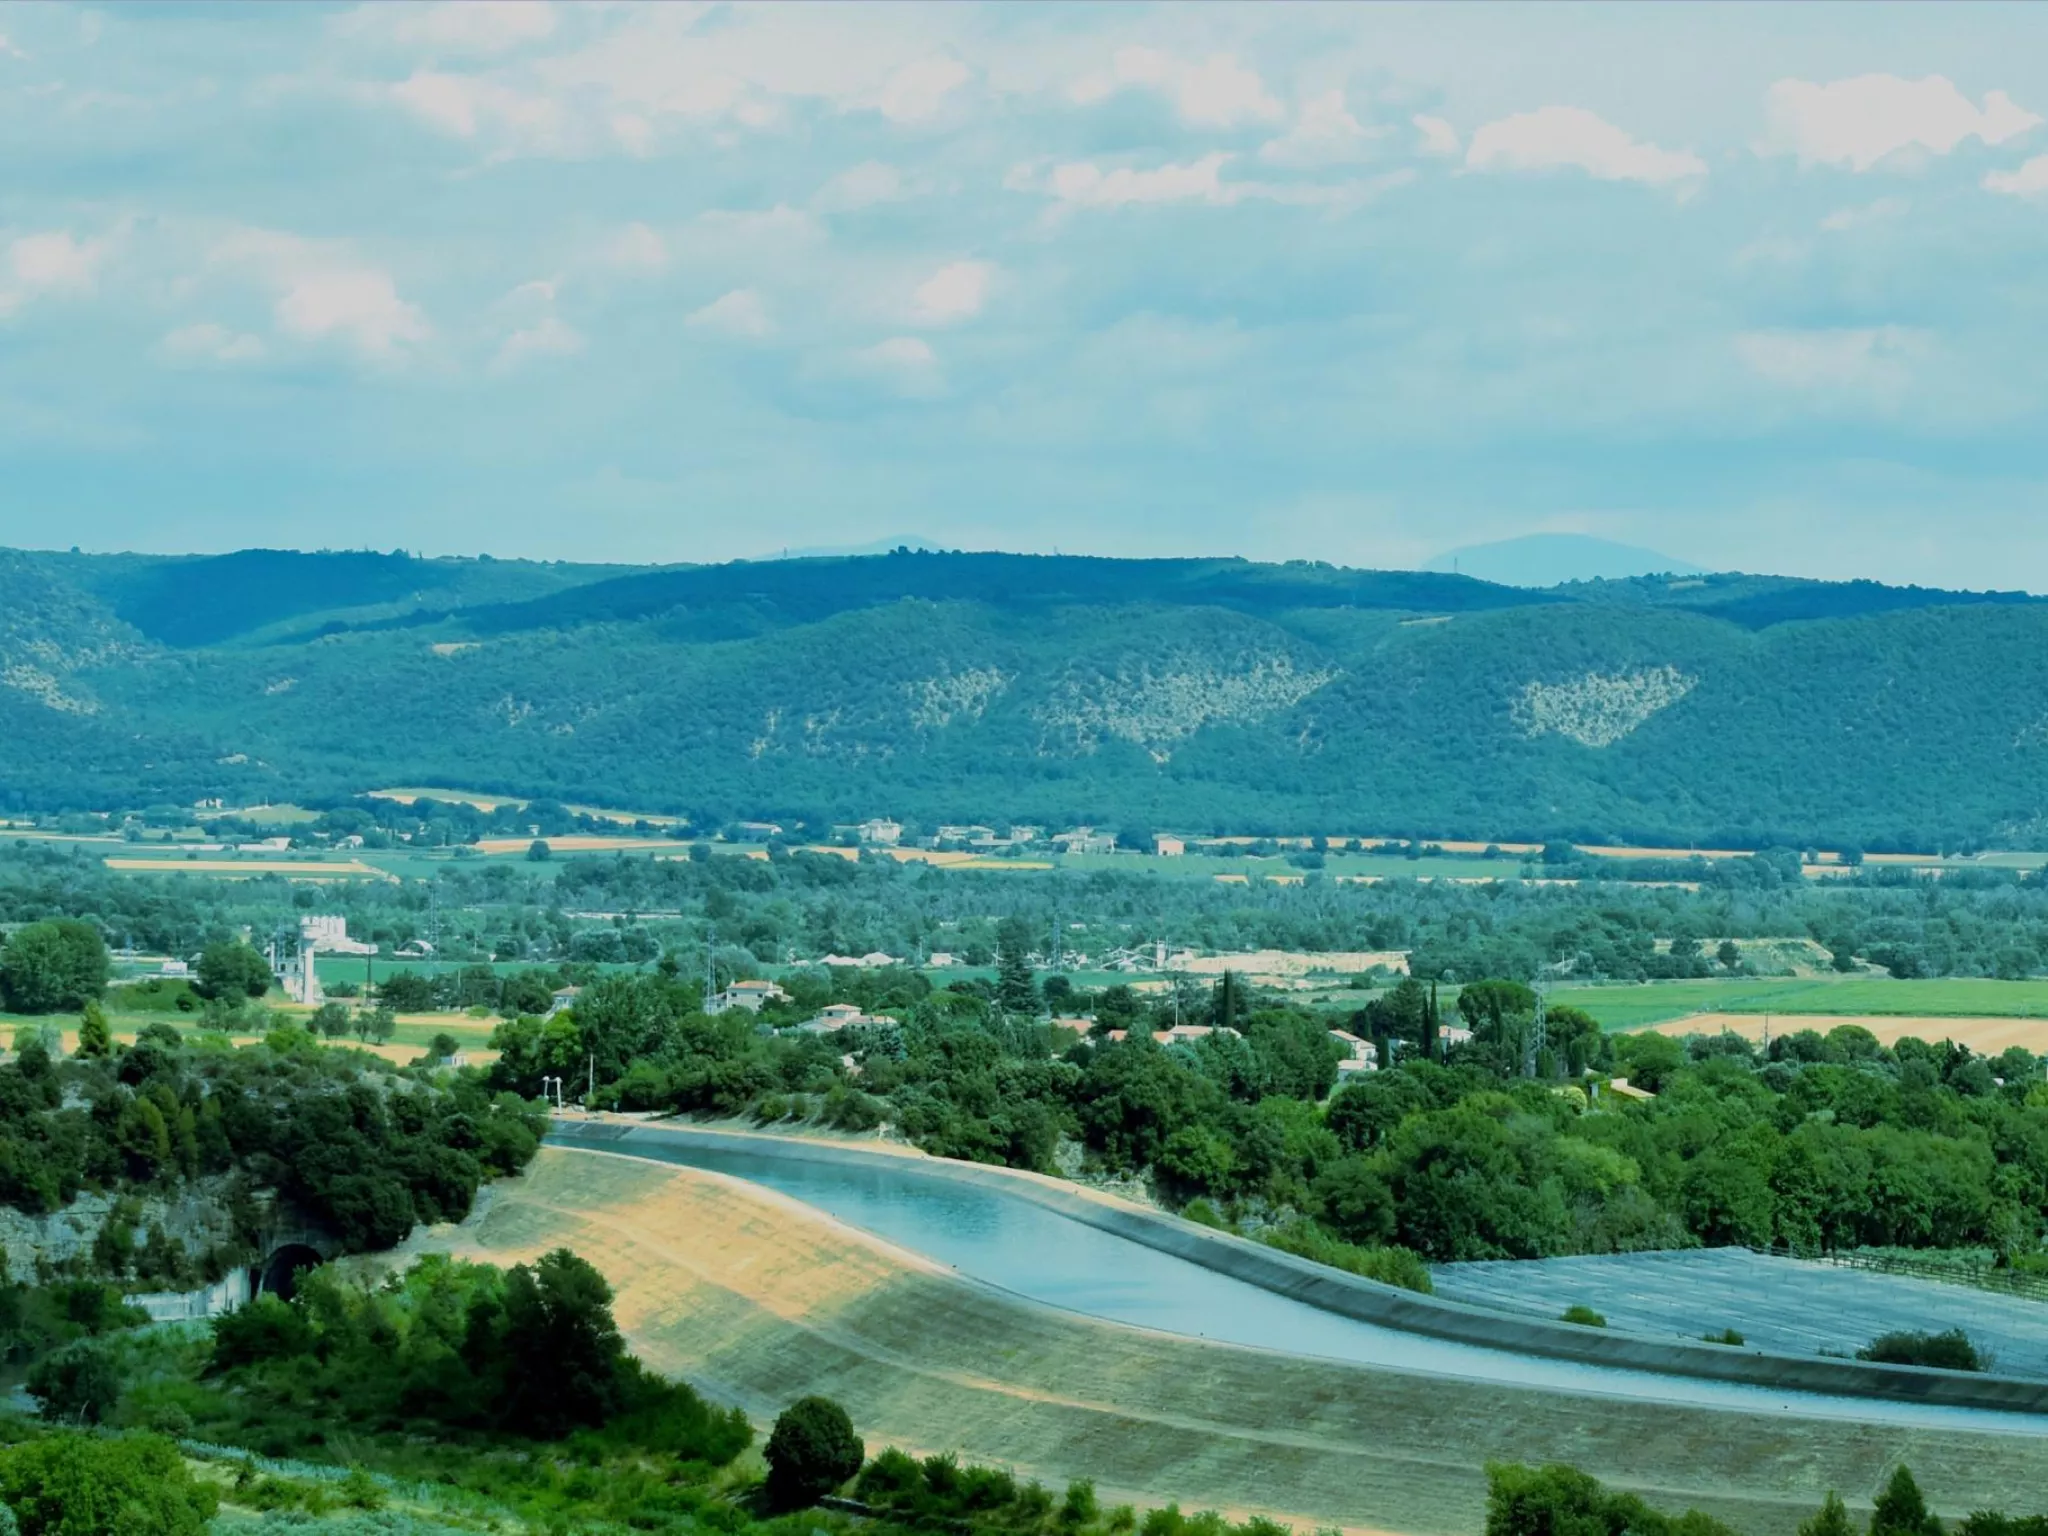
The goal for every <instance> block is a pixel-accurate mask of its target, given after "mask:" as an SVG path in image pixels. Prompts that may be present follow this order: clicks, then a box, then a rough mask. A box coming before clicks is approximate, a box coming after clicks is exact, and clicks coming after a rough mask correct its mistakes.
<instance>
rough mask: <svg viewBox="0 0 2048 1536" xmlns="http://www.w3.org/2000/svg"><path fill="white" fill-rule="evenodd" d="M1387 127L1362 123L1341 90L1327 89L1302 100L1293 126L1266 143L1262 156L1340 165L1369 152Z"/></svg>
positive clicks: (1297, 162) (1276, 161) (1281, 160)
mask: <svg viewBox="0 0 2048 1536" xmlns="http://www.w3.org/2000/svg"><path fill="white" fill-rule="evenodd" d="M1387 131H1388V130H1386V129H1384V128H1367V127H1365V126H1363V125H1362V124H1361V123H1360V122H1359V121H1358V119H1357V118H1355V117H1353V116H1352V115H1351V112H1350V110H1349V109H1348V108H1347V107H1346V106H1345V105H1344V93H1343V92H1342V91H1325V92H1323V94H1322V95H1320V96H1314V97H1311V98H1310V99H1309V100H1308V101H1306V102H1304V103H1302V108H1301V113H1300V115H1299V116H1298V117H1296V118H1295V120H1294V126H1293V127H1292V128H1290V129H1288V130H1287V132H1286V133H1284V134H1282V135H1281V136H1280V137H1279V138H1277V139H1272V140H1269V141H1268V142H1267V143H1266V144H1265V145H1263V146H1262V147H1261V148H1260V150H1259V158H1260V159H1261V160H1264V161H1267V162H1268V163H1270V164H1273V165H1303V166H1306V165H1340V164H1342V163H1344V162H1345V161H1348V160H1357V159H1359V158H1361V157H1362V156H1364V155H1366V154H1369V153H1370V152H1371V150H1370V146H1371V144H1372V141H1373V140H1374V139H1380V138H1385V137H1386V135H1387Z"/></svg>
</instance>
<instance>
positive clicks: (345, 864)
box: [101, 858, 397, 880]
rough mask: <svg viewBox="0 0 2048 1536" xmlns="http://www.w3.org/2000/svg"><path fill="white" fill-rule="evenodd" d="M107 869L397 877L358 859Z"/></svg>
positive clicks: (131, 862) (190, 862)
mask: <svg viewBox="0 0 2048 1536" xmlns="http://www.w3.org/2000/svg"><path fill="white" fill-rule="evenodd" d="M101 862H103V863H104V864H105V865H106V866H107V868H109V869H114V870H123V871H127V872H129V873H152V874H161V875H227V876H231V877H232V876H239V877H240V878H242V879H244V880H254V879H256V878H258V877H259V876H262V875H282V876H284V878H285V879H287V880H395V879H396V878H397V877H396V876H395V875H391V874H388V873H386V872H385V871H384V870H381V869H378V868H376V867H374V866H373V865H369V864H365V863H364V862H363V861H362V860H361V859H294V860H290V861H278V860H257V859H119V858H109V859H105V860H102V861H101Z"/></svg>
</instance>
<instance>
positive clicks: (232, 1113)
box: [0, 1024, 545, 1286]
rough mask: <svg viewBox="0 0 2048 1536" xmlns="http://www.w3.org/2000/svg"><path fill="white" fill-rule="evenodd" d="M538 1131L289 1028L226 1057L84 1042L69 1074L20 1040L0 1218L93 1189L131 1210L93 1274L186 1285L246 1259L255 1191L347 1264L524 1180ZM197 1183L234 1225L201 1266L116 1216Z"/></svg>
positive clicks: (0, 1116)
mask: <svg viewBox="0 0 2048 1536" xmlns="http://www.w3.org/2000/svg"><path fill="white" fill-rule="evenodd" d="M544 1126H545V1121H544V1117H543V1115H542V1114H541V1113H540V1111H539V1110H538V1109H536V1108H535V1107H533V1106H532V1105H530V1104H529V1103H527V1102H526V1101H524V1100H522V1099H520V1098H518V1097H517V1096H515V1095H510V1094H497V1095H494V1094H492V1093H490V1092H488V1091H487V1090H486V1089H485V1088H484V1087H483V1086H482V1085H481V1084H480V1083H478V1082H476V1081H475V1080H473V1079H469V1078H464V1077H461V1076H459V1075H457V1076H441V1077H434V1076H430V1075H428V1074H426V1073H424V1072H422V1071H417V1070H410V1069H408V1070H400V1069H398V1068H396V1067H393V1066H391V1065H390V1064H389V1063H386V1062H382V1061H379V1060H376V1059H375V1058H372V1057H368V1056H364V1055H360V1054H357V1053H352V1052H339V1051H332V1050H327V1049H323V1048H322V1047H321V1046H320V1045H319V1044H318V1043H317V1042H316V1041H315V1040H314V1038H313V1037H312V1036H311V1035H309V1034H307V1033H306V1032H305V1031H303V1030H300V1029H295V1028H284V1029H279V1030H276V1031H274V1032H272V1033H271V1034H270V1035H269V1036H268V1037H267V1038H266V1039H265V1040H264V1041H263V1042H262V1043H260V1044H257V1045H251V1046H246V1047H244V1048H242V1049H239V1050H237V1049H234V1048H233V1047H231V1046H230V1045H229V1044H228V1043H227V1041H226V1040H224V1039H220V1038H218V1037H207V1036H203V1035H202V1036H198V1037H188V1036H184V1035H181V1034H180V1033H179V1032H178V1031H177V1030H175V1029H173V1028H171V1027H170V1026H168V1025H162V1024H152V1025H147V1026H145V1027H144V1029H143V1030H142V1032H141V1035H140V1038H138V1039H137V1041H136V1042H135V1043H134V1044H133V1045H130V1046H126V1047H122V1046H117V1045H115V1044H113V1043H112V1041H111V1040H110V1039H108V1038H107V1036H106V1034H105V1031H104V1027H102V1028H101V1029H100V1030H99V1031H97V1032H95V1031H93V1030H92V1029H91V1028H90V1027H88V1028H87V1029H86V1030H85V1032H84V1033H83V1035H82V1038H81V1041H80V1049H79V1051H78V1053H76V1054H74V1055H73V1056H71V1057H70V1058H68V1059H67V1058H62V1057H60V1056H59V1055H58V1054H57V1053H56V1051H55V1050H54V1049H53V1043H52V1041H51V1039H50V1037H48V1036H47V1035H45V1034H44V1033H42V1032H40V1031H38V1030H37V1029H34V1028H22V1029H19V1030H17V1031H16V1036H15V1048H14V1053H13V1056H12V1058H11V1059H10V1060H8V1061H6V1062H5V1063H4V1064H0V1203H5V1204H7V1205H11V1206H14V1207H15V1208H17V1209H19V1210H23V1211H26V1212H28V1213H30V1214H39V1213H48V1212H53V1211H57V1210H61V1209H63V1208H64V1207H65V1206H67V1205H69V1204H70V1203H71V1202H72V1201H73V1200H74V1199H76V1198H77V1196H78V1195H79V1194H80V1193H81V1192H84V1191H87V1190H92V1191H97V1192H101V1193H107V1194H115V1195H119V1196H123V1197H127V1198H126V1199H125V1200H124V1201H123V1202H122V1203H120V1204H117V1206H116V1209H115V1213H114V1216H113V1218H112V1219H110V1220H109V1221H108V1222H107V1224H106V1226H105V1227H104V1229H103V1230H102V1233H101V1239H100V1242H99V1243H98V1245H97V1246H96V1247H95V1248H94V1249H93V1251H92V1253H91V1255H90V1258H89V1260H87V1261H86V1266H87V1268H88V1270H89V1272H90V1273H91V1274H92V1275H93V1276H94V1277H96V1278H104V1279H109V1280H116V1281H134V1282H136V1283H137V1284H138V1285H139V1286H147V1285H160V1286H179V1285H185V1284H190V1283H197V1282H198V1281H201V1280H212V1279H216V1278H218V1277H219V1275H220V1274H222V1273H224V1272H225V1271H226V1269H227V1268H229V1267H230V1266H232V1265H233V1264H237V1263H243V1262H247V1261H248V1259H249V1258H250V1257H252V1256H253V1255H252V1254H251V1252H250V1250H249V1247H248V1244H249V1243H250V1242H252V1241H253V1240H254V1237H255V1235H256V1230H255V1229H256V1227H257V1225H258V1223H259V1222H260V1220H261V1212H260V1209H259V1197H260V1196H261V1195H263V1194H265V1193H271V1194H274V1195H276V1196H278V1197H281V1198H283V1199H285V1200H287V1201H289V1202H291V1203H292V1204H293V1205H294V1206H296V1207H297V1208H298V1209H299V1210H300V1211H302V1212H303V1213H305V1215H307V1216H308V1217H309V1218H311V1219H312V1220H313V1221H315V1222H317V1223H319V1224H320V1225H321V1226H322V1227H324V1228H325V1229H327V1230H328V1231H330V1232H331V1233H332V1234H333V1235H334V1237H335V1239H336V1240H337V1241H338V1242H339V1243H340V1244H341V1245H342V1246H343V1247H344V1248H345V1249H347V1250H349V1251H360V1250H365V1249H372V1248H382V1247H387V1246H389V1245H390V1244H392V1243H394V1242H396V1241H398V1240H399V1239H400V1238H402V1237H403V1236H404V1235H405V1234H406V1233H407V1232H409V1231H410V1230H411V1229H412V1228H413V1226H414V1225H415V1224H417V1223H419V1222H434V1221H449V1220H456V1219H459V1218H460V1217H461V1216H463V1215H464V1214H466V1213H467V1212H468V1210H469V1207H470V1202H471V1200H472V1199H473V1198H474V1196H475V1194H476V1190H477V1188H478V1186H479V1185H480V1184H481V1183H482V1182H483V1181H484V1180H485V1179H487V1178H492V1177H496V1176H498V1175H502V1174H509V1173H516V1172H518V1171H519V1169H521V1168H523V1167H524V1166H525V1165H526V1163H527V1162H528V1161H529V1160H530V1159H531V1158H532V1156H533V1153H534V1151H535V1149H536V1148H537V1147H538V1145H539V1137H540V1134H541V1132H542V1131H543V1129H544ZM201 1181H212V1183H210V1184H209V1185H208V1188H209V1190H210V1191H211V1193H210V1195H209V1198H213V1199H216V1200H217V1201H219V1202H220V1203H222V1204H224V1205H225V1206H226V1207H227V1209H228V1210H229V1211H230V1212H231V1213H232V1215H233V1217H234V1223H233V1224H234V1227H235V1231H234V1235H233V1237H232V1238H231V1239H228V1240H226V1241H224V1242H223V1243H221V1244H219V1245H216V1246H215V1247H213V1248H210V1249H208V1250H207V1251H205V1252H193V1251H191V1250H190V1248H189V1246H188V1245H187V1244H185V1243H184V1242H183V1241H182V1240H180V1239H174V1238H172V1237H170V1236H169V1235H167V1234H166V1232H165V1231H164V1229H163V1227H162V1226H161V1225H147V1224H142V1223H141V1221H140V1216H139V1215H132V1216H128V1217H124V1215H123V1213H124V1211H139V1206H138V1205H136V1204H135V1203H134V1202H135V1201H136V1200H137V1199H139V1197H145V1196H160V1197H166V1198H169V1197H175V1196H177V1195H178V1194H180V1193H181V1192H183V1191H186V1190H189V1189H191V1188H192V1187H193V1186H194V1185H195V1183H199V1182H201Z"/></svg>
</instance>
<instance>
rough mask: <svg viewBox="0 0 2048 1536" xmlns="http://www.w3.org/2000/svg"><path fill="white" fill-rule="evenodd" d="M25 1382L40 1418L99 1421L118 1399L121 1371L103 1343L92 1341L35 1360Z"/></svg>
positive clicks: (61, 1420) (70, 1422) (67, 1421)
mask: <svg viewBox="0 0 2048 1536" xmlns="http://www.w3.org/2000/svg"><path fill="white" fill-rule="evenodd" d="M27 1384H28V1390H29V1392H30V1394H31V1395H32V1396H34V1397H35V1399H36V1400H37V1401H38V1402H39V1403H41V1404H42V1414H43V1417H44V1418H46V1419H51V1420H54V1421H55V1422H57V1423H59V1424H98V1423H100V1422H101V1421H102V1420H104V1419H105V1418H106V1416H107V1415H108V1414H109V1413H111V1412H113V1410H114V1405H115V1403H117V1402H119V1401H120V1398H121V1373H120V1372H119V1371H118V1370H116V1369H115V1368H114V1362H113V1359H112V1357H111V1356H109V1355H108V1353H107V1350H106V1346H105V1345H103V1344H100V1343H97V1342H94V1341H92V1340H80V1341H79V1342H78V1343H76V1344H72V1345H70V1346H68V1347H67V1348H64V1349H60V1350H58V1351H57V1353H55V1354H54V1355H46V1356H44V1357H43V1358H42V1359H41V1360H38V1361H37V1362H36V1365H35V1368H34V1369H33V1370H31V1371H30V1372H29V1373H28V1383H27Z"/></svg>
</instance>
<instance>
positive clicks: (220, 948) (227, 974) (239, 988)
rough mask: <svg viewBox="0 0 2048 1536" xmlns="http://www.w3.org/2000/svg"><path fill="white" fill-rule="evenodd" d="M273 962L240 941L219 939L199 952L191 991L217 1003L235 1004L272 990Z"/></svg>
mask: <svg viewBox="0 0 2048 1536" xmlns="http://www.w3.org/2000/svg"><path fill="white" fill-rule="evenodd" d="M270 982H271V975H270V962H269V961H267V960H265V959H264V958H263V957H262V956H261V955H259V954H258V953H257V952H256V951H255V950H254V949H252V948H251V947H250V946H249V945H247V944H244V943H243V942H242V941H241V940H239V939H218V940H216V941H215V942H213V943H211V944H209V945H207V946H206V948H204V949H202V950H201V951H200V952H199V970H198V975H197V979H196V980H195V981H194V982H193V984H192V990H193V991H195V992H197V993H198V994H199V995H200V996H201V997H204V998H209V999H212V1000H213V1001H215V1002H222V1003H235V1002H240V1001H241V1000H243V999H244V998H250V997H261V996H263V994H264V993H266V992H268V991H269V990H270Z"/></svg>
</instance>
